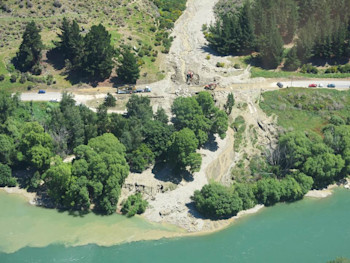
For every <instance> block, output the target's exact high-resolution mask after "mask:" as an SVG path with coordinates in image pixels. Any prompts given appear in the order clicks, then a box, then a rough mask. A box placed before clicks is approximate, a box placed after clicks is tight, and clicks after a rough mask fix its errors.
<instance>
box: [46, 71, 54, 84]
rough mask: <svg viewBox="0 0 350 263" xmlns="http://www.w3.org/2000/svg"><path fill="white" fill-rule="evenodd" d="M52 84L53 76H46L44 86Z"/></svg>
mask: <svg viewBox="0 0 350 263" xmlns="http://www.w3.org/2000/svg"><path fill="white" fill-rule="evenodd" d="M54 82H55V81H54V78H53V76H52V75H51V74H50V75H47V77H46V84H47V85H52V84H53V83H54Z"/></svg>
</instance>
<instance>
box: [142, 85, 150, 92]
mask: <svg viewBox="0 0 350 263" xmlns="http://www.w3.org/2000/svg"><path fill="white" fill-rule="evenodd" d="M151 91H152V90H151V88H150V87H148V86H146V88H145V89H144V90H143V92H151Z"/></svg>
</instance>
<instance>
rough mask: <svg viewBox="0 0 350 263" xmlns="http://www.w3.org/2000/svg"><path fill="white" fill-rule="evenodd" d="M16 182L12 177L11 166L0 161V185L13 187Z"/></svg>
mask: <svg viewBox="0 0 350 263" xmlns="http://www.w3.org/2000/svg"><path fill="white" fill-rule="evenodd" d="M16 184H17V183H16V179H15V178H13V177H12V172H11V168H10V167H9V166H8V165H6V164H2V163H0V186H1V187H4V186H9V187H14V186H16Z"/></svg>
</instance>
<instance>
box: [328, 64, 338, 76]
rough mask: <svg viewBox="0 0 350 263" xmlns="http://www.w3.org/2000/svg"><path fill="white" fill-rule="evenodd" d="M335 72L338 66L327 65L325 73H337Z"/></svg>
mask: <svg viewBox="0 0 350 263" xmlns="http://www.w3.org/2000/svg"><path fill="white" fill-rule="evenodd" d="M337 72H338V67H337V66H333V67H329V68H327V69H326V71H325V73H326V74H329V73H337Z"/></svg>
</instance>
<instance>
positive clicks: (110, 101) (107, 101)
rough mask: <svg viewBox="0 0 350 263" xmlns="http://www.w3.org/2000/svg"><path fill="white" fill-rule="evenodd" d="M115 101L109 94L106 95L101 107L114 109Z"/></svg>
mask: <svg viewBox="0 0 350 263" xmlns="http://www.w3.org/2000/svg"><path fill="white" fill-rule="evenodd" d="M116 101H117V100H116V98H114V96H113V95H112V94H111V93H107V96H106V97H105V100H104V102H103V105H105V106H106V107H115V105H116V103H115V102H116Z"/></svg>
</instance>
